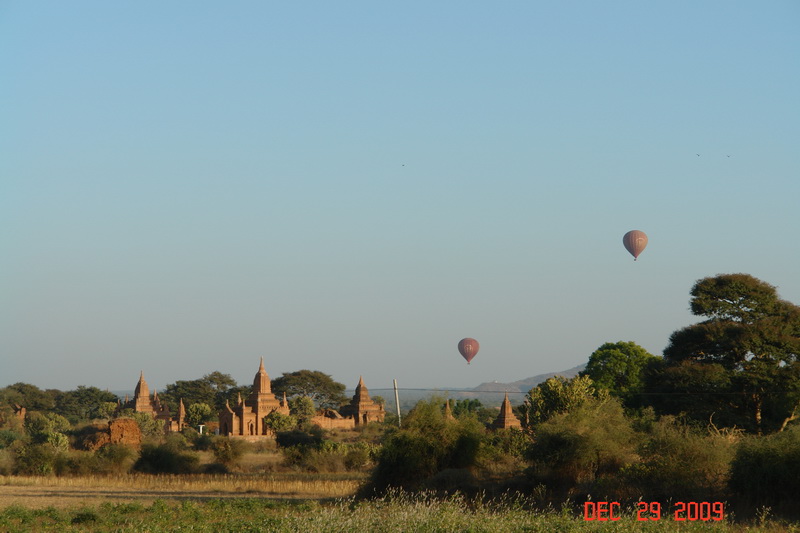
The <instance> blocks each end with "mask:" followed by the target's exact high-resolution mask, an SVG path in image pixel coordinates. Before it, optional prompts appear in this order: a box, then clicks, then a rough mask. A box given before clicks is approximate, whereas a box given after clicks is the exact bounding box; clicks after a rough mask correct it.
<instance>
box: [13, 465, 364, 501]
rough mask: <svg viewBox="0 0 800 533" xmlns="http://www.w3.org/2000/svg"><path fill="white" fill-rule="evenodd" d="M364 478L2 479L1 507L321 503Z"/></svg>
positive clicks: (134, 476)
mask: <svg viewBox="0 0 800 533" xmlns="http://www.w3.org/2000/svg"><path fill="white" fill-rule="evenodd" d="M364 477H365V475H364V474H352V473H350V474H329V475H325V474H314V475H310V474H291V473H283V474H266V475H242V474H219V475H208V474H205V475H159V476H153V475H146V474H127V475H120V476H82V477H21V476H3V477H0V508H2V507H8V506H10V505H21V506H23V507H27V508H45V507H57V508H67V507H75V506H81V505H90V506H94V505H98V504H101V503H141V504H148V505H149V504H151V503H152V502H154V501H155V500H164V501H186V500H192V501H204V500H212V499H225V498H241V497H249V498H270V499H299V500H320V499H330V498H343V497H347V496H351V495H352V494H354V493H355V491H356V490H357V488H358V486H359V485H360V484H361V483H362V482H363V480H364Z"/></svg>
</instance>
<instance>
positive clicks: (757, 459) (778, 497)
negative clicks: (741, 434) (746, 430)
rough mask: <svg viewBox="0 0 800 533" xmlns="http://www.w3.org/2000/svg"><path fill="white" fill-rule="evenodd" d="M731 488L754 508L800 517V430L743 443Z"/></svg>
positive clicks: (732, 474)
mask: <svg viewBox="0 0 800 533" xmlns="http://www.w3.org/2000/svg"><path fill="white" fill-rule="evenodd" d="M730 487H731V489H732V490H733V492H734V493H735V494H736V495H737V496H738V497H739V498H740V499H741V500H742V502H743V503H747V504H749V505H752V506H769V507H772V508H773V509H777V510H781V509H784V510H790V511H791V510H793V511H794V513H795V514H796V513H797V495H798V493H800V427H798V426H795V427H792V428H790V429H788V430H786V431H784V432H782V433H777V434H774V435H770V436H768V437H750V438H748V439H746V440H743V441H742V442H741V443H740V445H739V447H738V448H737V450H736V455H735V457H734V459H733V462H732V464H731V477H730Z"/></svg>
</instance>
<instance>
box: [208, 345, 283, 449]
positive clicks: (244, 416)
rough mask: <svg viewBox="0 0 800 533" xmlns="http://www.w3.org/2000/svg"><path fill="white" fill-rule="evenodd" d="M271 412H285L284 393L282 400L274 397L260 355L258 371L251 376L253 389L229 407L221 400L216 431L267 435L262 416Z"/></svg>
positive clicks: (227, 403) (256, 435) (231, 434)
mask: <svg viewBox="0 0 800 533" xmlns="http://www.w3.org/2000/svg"><path fill="white" fill-rule="evenodd" d="M272 412H278V413H280V414H282V415H288V414H289V405H288V403H287V402H286V395H284V397H283V400H282V401H281V400H278V399H277V398H275V395H274V394H272V383H271V382H270V379H269V374H267V371H266V370H264V358H263V357H262V358H261V364H260V365H259V367H258V372H256V376H255V378H254V379H253V392H252V394H250V396H249V397H248V398H247V400H244V399H242V397H241V396H239V400H238V401H237V402H236V405H235V406H233V407H231V406H230V403H229V402H225V407H224V408H223V409H222V411H220V412H219V434H220V435H228V436H231V437H245V436H247V437H258V436H267V435H271V431H270V430H269V428H267V427H266V426H265V425H264V418H265V417H266V416H267V415H269V414H270V413H272Z"/></svg>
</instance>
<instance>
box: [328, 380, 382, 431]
mask: <svg viewBox="0 0 800 533" xmlns="http://www.w3.org/2000/svg"><path fill="white" fill-rule="evenodd" d="M339 412H340V413H341V414H342V416H343V417H345V418H352V419H353V421H354V425H356V426H359V425H361V424H369V423H370V422H383V418H384V417H385V416H386V412H385V411H384V410H383V406H382V405H380V404H378V403H375V402H374V401H373V400H372V399H371V398H370V397H369V391H368V390H367V387H366V385H364V378H363V377H361V376H359V378H358V385H357V386H356V393H355V394H354V395H353V399H352V400H350V404H349V405H346V406H344V407H342V408H341V409H339Z"/></svg>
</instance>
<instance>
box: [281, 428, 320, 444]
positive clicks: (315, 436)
mask: <svg viewBox="0 0 800 533" xmlns="http://www.w3.org/2000/svg"><path fill="white" fill-rule="evenodd" d="M275 441H276V442H277V443H278V446H280V447H281V448H290V447H292V446H312V447H319V446H320V445H321V444H322V430H321V429H319V428H317V427H316V426H314V428H311V429H310V430H309V431H300V430H299V429H296V430H293V431H281V432H279V433H278V434H277V435H276V436H275Z"/></svg>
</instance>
